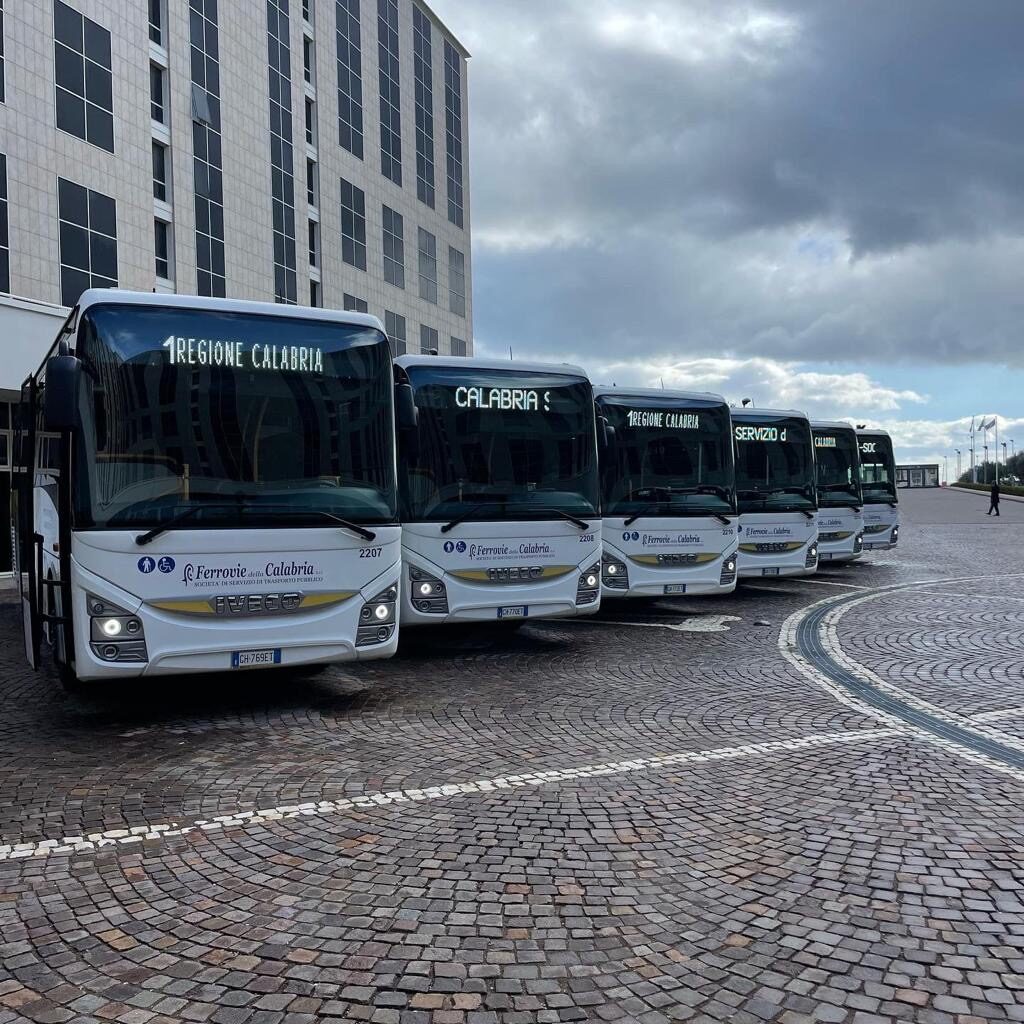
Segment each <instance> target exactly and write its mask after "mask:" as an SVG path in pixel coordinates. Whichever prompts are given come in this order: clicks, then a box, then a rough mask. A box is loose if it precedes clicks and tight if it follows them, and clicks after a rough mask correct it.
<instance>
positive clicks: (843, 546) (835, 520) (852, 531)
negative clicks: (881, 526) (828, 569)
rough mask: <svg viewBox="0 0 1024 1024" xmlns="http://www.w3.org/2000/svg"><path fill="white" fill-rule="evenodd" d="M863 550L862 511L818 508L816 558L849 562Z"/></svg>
mask: <svg viewBox="0 0 1024 1024" xmlns="http://www.w3.org/2000/svg"><path fill="white" fill-rule="evenodd" d="M863 550H864V513H863V512H862V511H861V510H860V509H856V508H822V509H819V510H818V558H819V560H820V561H822V562H850V561H852V560H853V559H855V558H860V556H861V554H862V553H863Z"/></svg>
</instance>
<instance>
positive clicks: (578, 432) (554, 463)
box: [400, 366, 599, 522]
mask: <svg viewBox="0 0 1024 1024" xmlns="http://www.w3.org/2000/svg"><path fill="white" fill-rule="evenodd" d="M408 374H409V381H410V383H411V385H412V387H413V392H414V395H415V402H416V408H417V410H418V417H419V429H418V438H419V441H418V444H417V445H416V446H415V448H416V449H417V450H415V451H407V452H406V453H405V455H404V457H403V460H402V471H401V482H400V487H401V491H402V506H403V518H404V519H405V520H409V521H419V522H432V521H433V522H437V521H441V522H446V521H450V520H452V519H456V518H459V517H465V518H467V519H473V520H512V519H524V518H550V517H554V516H557V515H558V514H560V513H565V514H568V515H574V516H580V515H586V516H592V515H596V513H597V510H598V508H599V499H598V483H597V445H596V438H595V433H594V400H593V396H592V392H591V388H590V383H589V382H588V381H587V380H585V379H583V378H581V377H578V376H575V375H568V374H557V373H544V372H525V371H518V370H511V369H510V370H508V371H503V370H487V369H481V368H477V367H471V366H467V367H464V368H463V367H451V366H437V367H433V366H410V367H408Z"/></svg>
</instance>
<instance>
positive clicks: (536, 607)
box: [401, 520, 601, 626]
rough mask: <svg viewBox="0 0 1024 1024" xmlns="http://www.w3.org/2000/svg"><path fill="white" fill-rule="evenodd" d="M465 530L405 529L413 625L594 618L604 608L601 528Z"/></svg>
mask: <svg viewBox="0 0 1024 1024" xmlns="http://www.w3.org/2000/svg"><path fill="white" fill-rule="evenodd" d="M586 521H587V522H589V523H590V526H589V527H588V529H586V530H580V529H579V528H578V527H576V526H574V525H573V524H572V523H571V522H568V521H562V520H556V521H554V522H552V521H536V520H528V521H522V522H515V521H509V522H479V521H477V522H465V523H460V524H459V525H458V526H457V527H456V528H454V529H452V530H450V531H449V532H448V533H444V532H442V525H443V524H441V523H406V524H405V525H404V526H403V527H402V560H403V566H402V573H403V578H402V612H401V622H402V625H403V626H407V625H427V624H429V623H453V622H495V621H506V620H507V621H517V620H522V619H534V618H538V617H541V616H543V617H552V616H570V615H589V614H591V613H592V612H595V611H597V609H598V606H599V604H600V596H601V595H600V562H601V522H600V520H592V521H591V520H586Z"/></svg>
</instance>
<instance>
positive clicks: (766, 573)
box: [761, 566, 779, 576]
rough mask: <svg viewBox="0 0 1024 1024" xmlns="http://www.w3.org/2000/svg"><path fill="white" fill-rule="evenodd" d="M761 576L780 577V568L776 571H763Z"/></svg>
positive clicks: (775, 569)
mask: <svg viewBox="0 0 1024 1024" xmlns="http://www.w3.org/2000/svg"><path fill="white" fill-rule="evenodd" d="M761 575H762V576H778V575H779V569H778V566H776V567H775V568H774V569H762V570H761Z"/></svg>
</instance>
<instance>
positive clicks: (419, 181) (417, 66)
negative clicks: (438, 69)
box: [412, 4, 434, 209]
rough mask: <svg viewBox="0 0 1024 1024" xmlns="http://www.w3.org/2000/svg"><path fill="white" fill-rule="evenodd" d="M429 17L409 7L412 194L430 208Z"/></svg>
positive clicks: (431, 86)
mask: <svg viewBox="0 0 1024 1024" xmlns="http://www.w3.org/2000/svg"><path fill="white" fill-rule="evenodd" d="M430 33H431V28H430V18H428V17H427V15H426V14H424V13H423V11H421V10H420V9H419V7H417V6H416V5H415V4H413V8H412V49H413V73H414V77H415V79H416V196H417V198H418V199H420V200H421V201H422V202H424V203H426V204H427V206H429V207H430V208H431V209H433V208H434V58H433V52H432V46H431V39H430Z"/></svg>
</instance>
